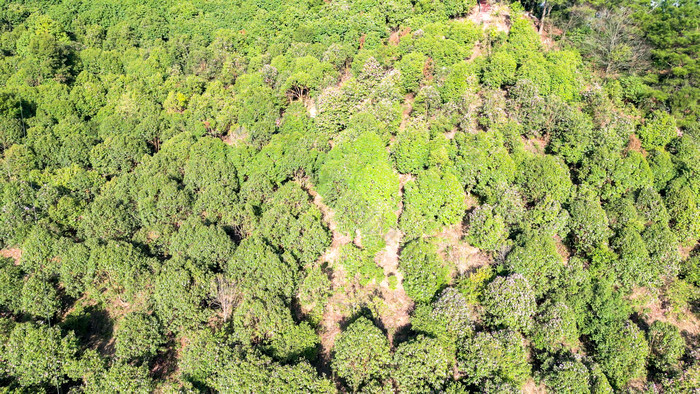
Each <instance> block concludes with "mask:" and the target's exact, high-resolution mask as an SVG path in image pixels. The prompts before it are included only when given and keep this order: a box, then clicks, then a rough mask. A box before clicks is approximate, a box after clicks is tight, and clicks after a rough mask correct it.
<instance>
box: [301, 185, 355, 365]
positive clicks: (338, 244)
mask: <svg viewBox="0 0 700 394" xmlns="http://www.w3.org/2000/svg"><path fill="white" fill-rule="evenodd" d="M301 184H302V187H303V188H304V189H305V190H306V191H307V192H308V193H309V195H310V196H311V197H312V198H313V203H314V205H316V207H318V209H319V210H320V211H321V214H322V215H323V222H324V223H326V225H327V226H328V229H329V230H330V231H331V235H332V241H331V245H330V246H329V247H328V249H326V251H325V252H324V253H323V255H321V257H320V258H319V262H320V263H327V264H328V265H329V266H330V267H331V269H332V271H331V272H332V273H331V285H332V291H333V295H332V296H331V298H330V299H329V300H328V302H327V304H326V306H325V308H324V309H323V317H322V319H321V333H320V334H321V357H322V363H323V365H324V367H326V368H327V367H328V365H329V363H330V358H331V357H330V356H331V349H332V348H333V344H334V343H335V337H336V336H337V335H338V334H339V333H340V324H341V322H342V321H343V319H344V318H345V314H344V313H343V312H344V309H346V308H344V306H345V303H346V301H347V296H346V293H345V292H346V291H348V290H349V286H350V283H349V282H348V280H347V278H346V275H345V272H344V271H343V269H342V267H341V266H340V264H338V258H339V257H340V249H341V248H342V247H343V245H346V244H349V243H350V242H352V238H351V237H350V236H349V235H346V234H343V233H341V232H340V231H339V230H338V224H337V223H336V221H335V220H334V218H333V217H334V213H333V211H332V210H331V208H330V207H329V206H327V205H326V204H325V203H324V202H323V197H321V195H320V194H318V192H317V191H316V189H315V188H314V187H313V185H312V184H311V182H310V181H309V180H308V179H304V180H303V181H302V182H301Z"/></svg>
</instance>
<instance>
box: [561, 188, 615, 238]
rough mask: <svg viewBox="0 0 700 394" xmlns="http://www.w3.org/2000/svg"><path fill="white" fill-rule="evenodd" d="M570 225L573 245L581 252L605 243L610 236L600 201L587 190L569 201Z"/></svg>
mask: <svg viewBox="0 0 700 394" xmlns="http://www.w3.org/2000/svg"><path fill="white" fill-rule="evenodd" d="M569 213H570V214H571V220H570V222H569V223H570V227H571V236H572V238H573V241H574V245H575V246H576V247H577V248H579V249H581V251H583V252H591V251H592V250H593V249H594V248H596V247H598V246H600V245H605V244H606V243H607V241H608V238H609V237H610V235H611V234H610V229H609V228H608V218H607V215H606V214H605V211H604V210H603V207H601V205H600V201H599V200H598V199H597V198H596V197H594V196H592V195H591V193H589V192H587V191H583V192H580V193H579V195H578V196H577V197H575V198H574V200H573V201H572V202H571V206H570V207H569Z"/></svg>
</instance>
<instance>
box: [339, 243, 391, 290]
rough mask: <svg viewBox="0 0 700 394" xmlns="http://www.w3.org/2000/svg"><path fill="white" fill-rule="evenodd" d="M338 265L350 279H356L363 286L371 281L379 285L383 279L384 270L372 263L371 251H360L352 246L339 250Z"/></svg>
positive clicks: (372, 254) (372, 255)
mask: <svg viewBox="0 0 700 394" xmlns="http://www.w3.org/2000/svg"><path fill="white" fill-rule="evenodd" d="M340 263H341V264H342V265H343V268H345V269H346V270H347V272H348V274H349V276H350V277H353V278H357V280H358V281H359V283H360V284H361V285H363V286H365V285H367V284H368V283H371V282H372V281H374V282H376V283H379V282H381V280H382V278H384V270H383V269H382V268H381V267H379V266H378V265H377V264H376V263H375V262H374V253H373V252H372V251H371V250H367V249H360V248H358V247H356V246H355V245H354V244H348V245H345V246H343V247H342V248H341V254H340Z"/></svg>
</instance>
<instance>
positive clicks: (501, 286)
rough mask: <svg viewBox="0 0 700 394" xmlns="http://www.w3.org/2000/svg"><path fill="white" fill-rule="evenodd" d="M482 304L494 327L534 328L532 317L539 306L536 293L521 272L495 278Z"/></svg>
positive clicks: (485, 293) (524, 330)
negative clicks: (536, 301)
mask: <svg viewBox="0 0 700 394" xmlns="http://www.w3.org/2000/svg"><path fill="white" fill-rule="evenodd" d="M482 304H483V305H484V309H485V310H486V313H487V316H488V318H487V321H488V322H489V324H490V325H491V326H493V327H506V328H510V329H513V330H518V331H521V332H525V333H527V332H529V331H530V329H531V328H532V323H533V321H532V317H533V316H534V315H535V309H536V307H537V305H536V303H535V294H534V292H533V291H532V288H531V287H530V283H529V282H528V280H527V279H526V278H525V277H524V276H523V275H521V274H512V275H510V276H507V277H504V276H499V277H498V278H496V279H494V281H493V282H491V283H489V285H488V286H487V287H486V291H485V292H484V297H483V301H482Z"/></svg>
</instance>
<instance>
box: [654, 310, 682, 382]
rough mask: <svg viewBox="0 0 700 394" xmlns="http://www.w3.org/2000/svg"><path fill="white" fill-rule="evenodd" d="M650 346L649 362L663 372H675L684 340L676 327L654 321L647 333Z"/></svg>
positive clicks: (678, 366) (678, 365)
mask: <svg viewBox="0 0 700 394" xmlns="http://www.w3.org/2000/svg"><path fill="white" fill-rule="evenodd" d="M647 335H648V337H649V347H650V348H651V364H652V365H653V366H654V367H655V368H657V369H658V370H660V371H663V372H675V371H678V370H679V368H680V364H679V361H680V359H681V357H683V354H684V353H685V341H684V340H683V337H682V336H681V333H680V331H679V330H678V327H676V326H674V325H673V324H671V323H666V322H662V321H659V320H657V321H655V322H654V323H652V324H651V326H650V327H649V332H648V333H647Z"/></svg>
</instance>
